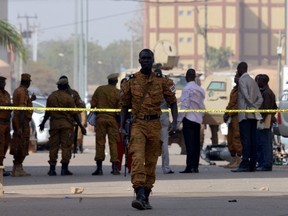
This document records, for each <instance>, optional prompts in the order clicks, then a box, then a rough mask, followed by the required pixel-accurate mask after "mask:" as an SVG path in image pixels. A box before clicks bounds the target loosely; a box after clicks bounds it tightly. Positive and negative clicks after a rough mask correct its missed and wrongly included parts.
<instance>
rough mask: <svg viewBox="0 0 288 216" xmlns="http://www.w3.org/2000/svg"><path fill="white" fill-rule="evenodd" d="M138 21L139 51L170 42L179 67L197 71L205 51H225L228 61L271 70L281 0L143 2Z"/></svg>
mask: <svg viewBox="0 0 288 216" xmlns="http://www.w3.org/2000/svg"><path fill="white" fill-rule="evenodd" d="M144 20H145V21H144V46H145V47H149V48H151V49H153V48H154V47H155V45H156V43H157V41H159V40H168V41H171V42H172V43H174V45H175V47H176V50H177V55H178V56H179V57H180V60H179V64H180V66H183V67H184V68H188V67H194V68H196V69H197V70H201V71H202V70H203V68H204V66H205V65H204V59H205V47H208V46H209V47H214V48H216V49H218V48H220V47H225V48H230V49H231V50H232V51H233V54H234V56H233V58H232V59H230V61H231V62H235V63H237V62H239V61H247V62H248V63H249V65H253V66H259V65H276V64H277V46H278V44H279V40H282V37H281V36H280V37H279V35H280V34H279V32H281V33H282V35H284V34H285V0H213V1H210V0H203V1H201V0H195V1H190V0H149V1H145V3H144ZM205 30H206V32H207V33H206V34H205ZM283 41H284V40H283ZM282 44H283V42H282ZM283 47H284V46H283ZM206 50H207V49H206ZM206 53H207V51H206ZM284 54H285V53H283V55H284ZM283 59H284V58H283ZM204 69H205V68H204Z"/></svg>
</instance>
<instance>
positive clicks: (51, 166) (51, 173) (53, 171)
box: [48, 165, 57, 176]
mask: <svg viewBox="0 0 288 216" xmlns="http://www.w3.org/2000/svg"><path fill="white" fill-rule="evenodd" d="M55 167H56V166H55V165H50V170H49V171H48V175H49V176H56V175H57V173H56V171H55Z"/></svg>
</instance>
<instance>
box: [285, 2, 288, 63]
mask: <svg viewBox="0 0 288 216" xmlns="http://www.w3.org/2000/svg"><path fill="white" fill-rule="evenodd" d="M285 16H286V19H285V20H286V23H285V25H286V37H285V38H286V43H285V44H286V50H285V55H286V61H285V64H286V66H287V65H288V1H286V5H285Z"/></svg>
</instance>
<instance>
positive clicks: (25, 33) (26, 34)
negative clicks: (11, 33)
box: [17, 15, 38, 48]
mask: <svg viewBox="0 0 288 216" xmlns="http://www.w3.org/2000/svg"><path fill="white" fill-rule="evenodd" d="M17 18H18V19H25V20H26V29H25V31H22V32H21V35H22V37H23V38H26V47H27V48H28V47H29V39H30V38H31V35H32V31H31V30H30V23H29V20H30V19H37V18H38V17H37V15H35V16H28V15H24V16H20V15H18V16H17Z"/></svg>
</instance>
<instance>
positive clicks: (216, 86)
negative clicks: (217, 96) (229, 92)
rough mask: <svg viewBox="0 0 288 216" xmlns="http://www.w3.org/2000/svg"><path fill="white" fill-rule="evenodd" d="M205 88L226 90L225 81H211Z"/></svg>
mask: <svg viewBox="0 0 288 216" xmlns="http://www.w3.org/2000/svg"><path fill="white" fill-rule="evenodd" d="M207 90H209V91H211V90H213V91H225V90H226V83H225V82H215V81H213V82H211V83H210V84H209V86H208V88H207Z"/></svg>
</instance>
